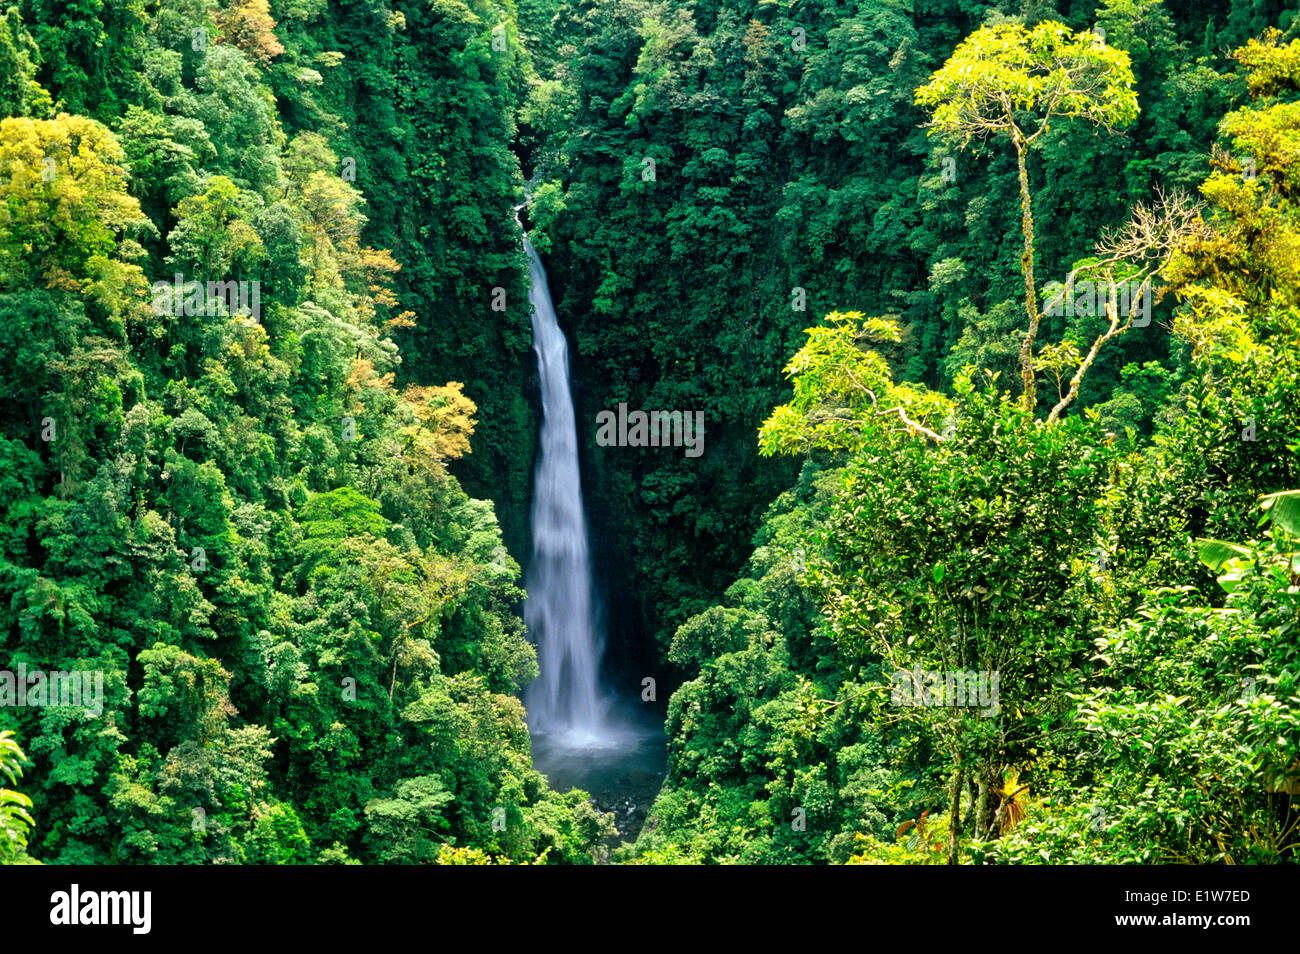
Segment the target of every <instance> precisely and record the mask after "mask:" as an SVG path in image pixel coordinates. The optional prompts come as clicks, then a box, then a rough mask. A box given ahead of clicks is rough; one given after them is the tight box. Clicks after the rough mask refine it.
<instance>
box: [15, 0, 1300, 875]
mask: <svg viewBox="0 0 1300 954" xmlns="http://www.w3.org/2000/svg"><path fill="white" fill-rule="evenodd" d="M1273 28H1278V29H1273ZM1297 29H1300V17H1297V16H1296V14H1295V11H1293V10H1291V9H1289V4H1288V3H1287V2H1286V0H1253V2H1250V3H1243V2H1235V0H1209V2H1200V0H1196V2H1193V0H1100V2H1099V0H1055V2H1050V0H1049V2H1037V0H1034V2H1030V0H1025V2H986V0H797V2H793V3H787V2H778V0H743V2H731V0H467V2H460V0H355V2H342V0H335V2H331V0H96V2H95V3H89V4H67V3H61V2H54V0H15V2H14V4H13V5H12V6H11V7H8V8H6V9H5V11H4V15H3V17H0V398H3V401H2V402H0V513H3V514H4V516H5V518H6V519H5V520H4V521H3V523H2V524H0V526H2V527H3V532H0V670H4V668H5V667H7V669H8V670H14V669H16V668H17V667H19V666H22V667H25V668H26V669H27V670H44V671H51V672H52V671H66V672H83V671H85V672H95V673H102V698H100V699H99V703H100V704H101V705H100V708H99V711H91V710H90V709H89V708H87V707H86V706H78V705H44V704H42V705H31V706H11V705H6V706H4V707H0V776H3V777H2V778H0V783H3V784H5V785H9V786H12V789H11V788H0V861H4V862H10V861H28V860H32V859H35V860H40V861H49V862H60V863H112V862H124V863H210V862H250V863H273V864H292V863H337V864H352V863H357V862H366V863H396V864H405V863H442V864H491V863H502V864H505V863H521V862H522V863H535V862H543V863H555V862H564V863H587V862H590V861H592V860H593V859H597V860H598V859H600V858H601V857H602V856H603V855H604V853H605V850H604V843H605V842H606V840H607V839H609V838H610V837H611V836H612V835H613V827H612V818H611V817H610V816H609V815H603V814H601V813H600V812H598V811H596V810H595V808H594V807H593V805H592V803H591V801H590V800H589V799H588V797H587V795H586V793H584V792H582V791H580V790H575V791H572V792H569V793H567V794H563V795H561V794H557V793H555V792H553V791H551V790H550V789H549V788H548V787H547V784H546V781H545V779H544V778H543V777H542V776H541V775H540V774H538V772H536V771H535V770H534V768H533V766H532V763H531V756H530V750H531V743H530V739H529V734H528V729H527V726H526V724H525V712H524V708H523V706H522V704H521V702H520V701H519V699H518V698H517V694H518V692H519V690H520V689H521V688H522V687H523V686H525V685H526V684H527V682H528V681H529V680H530V679H531V678H533V677H534V676H535V675H536V672H537V664H536V656H535V653H534V650H533V648H532V647H531V646H530V644H529V642H528V634H527V633H526V632H525V629H524V626H523V623H522V621H521V618H520V613H519V608H520V601H521V600H522V598H523V595H524V594H523V593H522V591H521V590H520V588H519V585H518V582H519V575H520V574H519V569H520V568H519V565H518V563H517V562H516V560H515V559H514V558H512V557H511V554H515V555H516V556H518V555H522V554H523V553H525V552H527V547H528V545H529V542H530V541H529V540H528V531H527V527H526V517H527V513H528V507H529V502H530V501H529V495H530V490H531V488H530V480H531V475H532V473H533V465H534V443H535V439H536V434H537V419H538V413H537V411H538V408H537V401H536V395H535V390H536V375H535V373H534V371H533V368H534V362H533V359H532V355H531V353H530V350H529V349H530V345H531V338H530V331H529V303H528V278H527V267H526V265H527V263H526V261H525V259H524V256H523V252H522V245H521V242H520V226H519V225H518V224H517V223H516V221H515V211H514V209H515V207H516V206H517V205H518V204H519V203H521V202H523V201H524V199H525V194H527V195H528V207H527V219H526V224H527V226H528V228H529V229H530V234H531V236H532V240H533V242H534V244H535V245H536V247H537V248H538V249H540V250H541V252H542V253H543V254H544V255H545V256H546V265H547V268H548V270H549V273H550V278H551V285H552V288H553V291H554V293H555V304H556V307H557V311H558V314H559V318H560V321H561V323H562V325H563V326H564V329H565V330H566V332H567V333H568V335H569V339H570V341H571V343H572V364H573V370H574V385H575V398H576V401H577V420H578V439H579V445H580V452H581V455H582V461H583V466H584V477H585V478H586V485H585V487H584V492H585V494H586V500H587V501H588V503H589V505H590V508H591V518H592V523H593V527H594V530H595V551H596V553H597V560H598V563H599V569H600V570H601V571H602V573H603V576H602V580H603V581H604V582H605V583H607V584H609V590H610V592H609V593H608V594H605V595H607V596H609V597H610V599H611V603H612V605H611V607H610V609H611V612H610V617H611V619H612V620H613V621H614V623H615V626H614V632H613V633H612V636H613V637H614V638H613V639H612V640H611V643H612V644H613V645H614V646H615V647H616V651H617V652H619V653H622V654H624V656H625V657H628V658H635V659H636V660H637V661H638V662H640V661H644V660H647V659H651V658H653V659H655V660H657V665H656V667H655V674H656V675H657V677H658V678H659V679H660V680H661V681H664V682H667V683H670V684H674V685H675V684H676V683H680V685H679V686H678V687H677V688H676V691H675V692H673V693H672V696H671V701H670V702H669V703H668V707H667V725H666V732H667V734H668V776H667V779H666V781H665V783H664V785H663V788H662V790H661V791H660V792H659V795H658V798H657V799H656V800H655V803H654V806H653V809H652V811H651V813H650V816H649V818H648V821H647V823H646V825H645V827H644V829H643V830H642V831H641V832H640V834H639V837H638V838H637V839H636V841H635V843H634V844H629V845H625V846H624V848H623V849H621V850H620V852H619V857H620V858H622V859H624V860H629V861H638V862H643V863H645V862H648V863H656V862H664V863H725V862H753V863H791V862H801V863H813V862H840V863H843V862H848V863H937V862H943V861H948V862H976V863H1036V862H1051V863H1058V862H1101V863H1111V862H1164V861H1176V862H1194V863H1218V862H1232V863H1241V862H1276V861H1295V860H1296V859H1297V845H1300V834H1298V832H1300V810H1298V809H1297V807H1296V805H1295V802H1294V796H1295V795H1297V794H1298V793H1300V716H1298V715H1297V713H1300V687H1297V679H1298V678H1300V655H1298V654H1297V646H1298V645H1300V643H1298V642H1297V638H1298V636H1300V631H1298V630H1297V612H1298V609H1300V604H1298V603H1297V592H1296V591H1297V580H1300V564H1298V563H1297V560H1296V557H1295V556H1294V555H1293V554H1294V551H1295V550H1296V548H1297V540H1298V539H1300V526H1297V521H1296V518H1295V507H1296V505H1295V503H1294V498H1293V497H1290V496H1285V495H1283V496H1277V495H1278V494H1280V493H1282V492H1286V491H1291V490H1294V489H1296V488H1297V487H1300V147H1298V146H1297V143H1298V142H1300V40H1295V39H1294V35H1295V33H1296V31H1297ZM1279 30H1280V31H1285V32H1279ZM1266 31H1269V32H1266ZM526 179H527V180H530V183H531V184H530V185H526V183H525V180H526ZM1076 281H1091V282H1098V283H1102V284H1105V285H1107V286H1108V287H1113V286H1114V284H1115V283H1125V287H1127V285H1128V284H1134V285H1136V286H1140V287H1142V288H1144V289H1146V290H1147V291H1149V292H1151V300H1152V302H1153V304H1152V306H1151V311H1150V314H1149V316H1146V317H1149V319H1150V320H1149V321H1134V315H1133V312H1132V310H1131V309H1130V310H1126V311H1124V312H1123V313H1122V314H1121V312H1120V310H1119V306H1118V305H1117V304H1114V303H1112V304H1109V305H1108V304H1107V302H1106V299H1105V296H1104V295H1103V296H1102V298H1101V299H1100V300H1098V299H1097V298H1096V297H1094V298H1093V299H1091V301H1090V302H1088V303H1087V304H1084V303H1083V301H1084V299H1083V298H1076V297H1075V296H1073V294H1071V295H1070V296H1069V297H1068V299H1067V298H1066V297H1065V295H1064V293H1062V294H1060V295H1059V296H1058V297H1057V298H1056V299H1054V298H1053V293H1052V291H1051V290H1050V289H1051V287H1053V286H1056V287H1059V286H1060V284H1061V283H1067V284H1069V286H1070V289H1071V290H1073V288H1074V284H1073V283H1074V282H1076ZM191 283H197V284H191ZM1062 304H1064V305H1065V307H1061V305H1062ZM1126 307H1127V306H1126ZM810 326H811V327H810ZM621 402H626V403H627V404H628V406H629V407H631V408H642V409H647V410H648V409H664V410H680V411H691V412H693V411H702V412H703V415H704V420H705V434H706V437H705V442H704V448H705V449H704V453H703V454H702V455H701V456H698V457H696V456H689V455H686V454H683V453H681V451H680V450H679V449H667V448H654V449H651V450H645V451H642V452H637V451H635V450H631V449H629V448H621V447H599V446H597V444H596V441H595V433H596V428H595V424H594V422H595V420H596V415H597V414H598V413H599V412H600V411H604V410H608V409H613V408H616V407H617V406H618V405H619V404H620V403H621ZM756 435H757V440H755V437H756ZM1265 505H1266V506H1265ZM738 574H739V578H737V575H738ZM642 635H643V636H644V641H645V642H646V643H647V644H648V645H649V647H650V648H648V649H647V650H645V651H638V650H637V647H629V646H628V645H627V644H628V643H629V642H632V641H635V640H636V639H637V638H638V637H639V636H642ZM622 661H623V662H625V663H626V662H627V659H624V660H622ZM914 671H915V672H932V671H937V672H940V673H942V672H950V673H951V672H954V671H956V672H961V673H971V674H972V675H979V676H980V677H981V678H985V677H987V676H989V675H990V674H992V675H996V676H997V677H998V679H999V680H1000V682H999V683H997V684H996V687H995V688H994V690H993V694H992V698H991V699H988V698H985V697H984V696H981V695H980V694H979V692H982V691H984V690H987V689H988V685H987V684H984V683H981V685H982V686H983V687H984V689H983V690H980V691H979V692H977V693H976V695H977V698H979V699H980V700H981V702H980V704H978V705H975V704H971V705H965V704H963V705H956V706H954V705H943V704H938V705H936V704H929V703H925V702H924V701H923V700H922V704H918V705H908V704H906V703H901V704H900V701H899V696H898V687H899V685H900V683H899V680H898V676H899V674H900V673H911V672H914ZM4 691H5V687H4V685H2V684H0V693H3V692H4ZM944 691H945V692H951V689H948V690H944ZM936 698H939V699H940V701H944V700H945V699H950V697H945V696H938V697H936ZM931 702H933V700H931ZM10 732H12V733H13V735H12V736H11V735H10V734H9V733H10ZM19 746H21V748H20V747H19Z"/></svg>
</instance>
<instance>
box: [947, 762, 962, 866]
mask: <svg viewBox="0 0 1300 954" xmlns="http://www.w3.org/2000/svg"><path fill="white" fill-rule="evenodd" d="M965 787H966V769H965V768H964V767H962V766H961V765H960V763H959V764H958V766H957V768H956V770H955V775H954V776H953V780H952V806H951V808H950V809H949V812H948V818H949V822H948V864H950V865H955V864H958V856H959V855H960V853H961V852H960V851H959V849H958V836H959V835H960V834H961V790H962V789H963V788H965Z"/></svg>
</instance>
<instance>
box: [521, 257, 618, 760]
mask: <svg viewBox="0 0 1300 954" xmlns="http://www.w3.org/2000/svg"><path fill="white" fill-rule="evenodd" d="M524 251H525V252H526V253H527V254H528V268H529V272H530V275H531V278H532V288H531V289H530V290H529V292H528V298H529V301H530V302H531V304H532V307H533V350H534V351H536V352H537V365H538V370H539V372H540V375H541V384H542V433H541V443H542V448H541V456H540V458H539V459H538V463H537V474H536V484H535V487H534V490H533V506H532V531H533V556H532V560H531V562H530V563H529V565H528V573H527V575H526V576H525V581H524V588H525V589H526V590H527V591H528V599H527V600H526V601H525V603H524V622H525V623H527V624H528V628H529V630H530V631H531V632H532V633H533V636H534V637H535V639H536V640H537V664H538V667H539V669H540V671H541V675H539V676H538V678H537V679H536V680H534V681H533V683H532V685H531V686H529V688H528V693H527V697H526V706H527V709H528V715H529V718H528V722H529V726H530V728H531V729H532V730H533V731H534V732H536V733H539V734H544V735H548V736H553V737H556V739H557V740H558V741H560V742H563V743H566V744H568V745H572V746H579V745H592V744H595V743H598V742H599V741H600V740H601V739H602V738H604V737H605V736H606V735H607V733H606V732H605V731H604V730H605V729H606V725H605V716H606V712H607V709H608V702H607V700H606V699H605V697H604V694H603V693H602V691H601V687H600V656H601V650H602V643H603V640H602V639H601V637H600V634H599V633H598V632H597V629H596V624H595V613H594V612H593V605H592V604H593V601H592V585H591V561H590V556H589V554H588V549H587V520H586V516H585V514H584V513H583V509H582V484H581V480H580V477H579V474H578V434H577V426H576V422H575V420H574V414H573V396H572V394H571V393H570V390H569V346H568V342H566V341H565V339H564V332H563V331H561V330H560V325H559V322H558V321H557V320H556V317H555V308H554V306H553V305H552V304H551V293H550V289H549V288H548V287H547V283H546V270H545V269H544V268H543V267H542V260H541V258H540V257H539V256H538V254H537V250H536V249H534V248H533V245H532V243H531V242H529V241H528V237H527V235H525V236H524Z"/></svg>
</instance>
